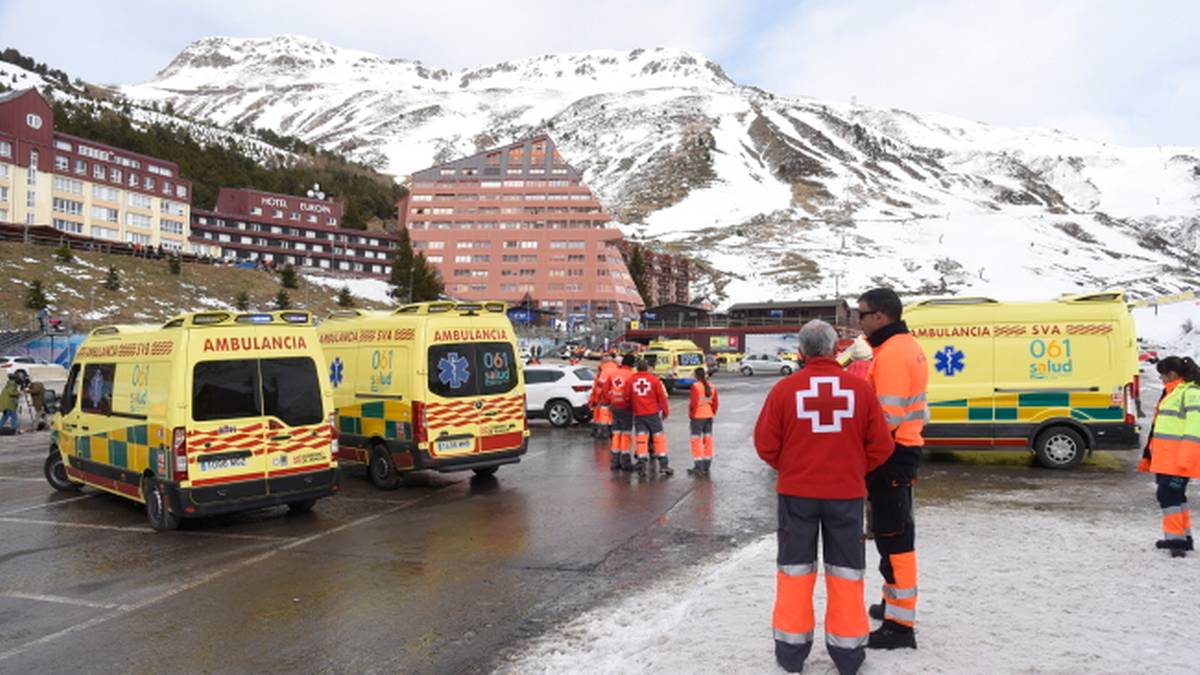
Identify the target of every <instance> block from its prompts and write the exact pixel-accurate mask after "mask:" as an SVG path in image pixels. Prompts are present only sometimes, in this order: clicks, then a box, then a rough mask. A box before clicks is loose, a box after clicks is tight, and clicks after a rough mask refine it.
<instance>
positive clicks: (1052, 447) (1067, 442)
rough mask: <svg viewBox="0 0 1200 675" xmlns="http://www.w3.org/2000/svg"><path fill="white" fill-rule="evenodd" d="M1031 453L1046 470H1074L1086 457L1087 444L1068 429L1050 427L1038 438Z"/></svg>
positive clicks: (1076, 433) (1077, 434)
mask: <svg viewBox="0 0 1200 675" xmlns="http://www.w3.org/2000/svg"><path fill="white" fill-rule="evenodd" d="M1033 451H1034V453H1035V454H1036V455H1037V460H1038V464H1041V465H1042V466H1044V467H1046V468H1047V469H1074V468H1075V467H1077V466H1079V465H1080V464H1081V463H1082V462H1083V460H1084V458H1085V457H1086V456H1087V444H1086V443H1084V441H1083V436H1080V435H1079V432H1078V431H1075V430H1074V429H1072V428H1070V427H1050V428H1049V429H1047V430H1045V431H1043V432H1042V433H1041V435H1040V436H1038V438H1037V441H1036V442H1035V443H1034V445H1033Z"/></svg>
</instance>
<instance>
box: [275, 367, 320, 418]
mask: <svg viewBox="0 0 1200 675" xmlns="http://www.w3.org/2000/svg"><path fill="white" fill-rule="evenodd" d="M262 391H263V412H264V413H265V414H266V415H268V416H271V415H274V416H275V417H278V418H279V419H280V421H282V422H283V423H284V424H286V425H288V426H293V427H294V426H300V425H302V424H317V423H318V422H320V421H321V420H322V419H324V410H322V408H321V383H320V382H319V381H318V380H317V366H316V364H314V363H313V360H312V359H310V358H308V357H306V356H298V357H295V358H288V359H263V360H262Z"/></svg>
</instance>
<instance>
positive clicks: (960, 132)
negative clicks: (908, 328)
mask: <svg viewBox="0 0 1200 675" xmlns="http://www.w3.org/2000/svg"><path fill="white" fill-rule="evenodd" d="M120 91H121V92H122V93H123V94H124V95H125V96H128V97H129V98H130V99H133V100H135V101H141V102H143V103H150V102H160V103H166V102H170V103H172V104H173V105H174V107H175V109H176V110H178V111H180V112H182V113H184V114H186V115H189V116H191V117H195V118H200V119H207V120H211V121H213V122H215V123H218V124H222V125H230V124H233V123H236V122H241V123H246V124H251V125H254V126H256V127H262V128H270V129H274V130H276V131H278V132H280V133H283V134H289V135H294V136H298V137H300V138H302V139H304V140H306V141H309V142H312V143H315V144H318V145H321V146H323V147H327V148H330V149H334V150H337V151H340V152H344V153H347V154H349V155H351V156H353V157H354V158H356V159H358V160H360V161H364V162H366V163H368V164H371V165H373V166H375V167H377V168H379V169H382V170H385V171H388V172H390V173H393V174H395V175H397V176H398V177H401V178H403V177H404V176H405V175H407V174H409V173H411V172H412V171H415V170H418V169H422V168H424V167H427V166H430V165H432V164H435V163H438V162H441V161H446V160H449V159H452V158H455V157H459V156H463V155H467V154H472V153H474V152H477V151H479V150H481V149H483V148H487V147H491V146H494V145H499V144H502V143H507V142H509V141H513V140H516V139H519V138H521V137H524V136H526V135H529V134H532V133H537V132H547V133H549V134H551V135H552V136H553V137H554V138H555V140H556V141H557V143H558V144H559V148H560V150H561V151H562V152H563V154H564V156H565V157H566V158H567V160H568V161H570V162H571V163H572V164H574V165H575V166H576V167H578V168H579V169H581V170H582V171H583V172H584V177H585V180H586V181H587V182H588V184H589V185H590V186H591V187H592V188H593V189H594V190H595V191H596V192H597V193H598V194H599V196H600V197H601V199H602V200H603V201H604V203H605V204H606V206H607V208H608V209H609V210H610V211H611V212H612V213H613V214H614V216H615V217H616V218H617V220H618V221H619V222H620V223H621V224H622V226H623V227H624V229H625V231H626V232H627V233H628V234H630V235H631V236H634V237H644V238H646V239H648V240H653V241H655V242H657V243H658V245H659V246H661V247H663V248H667V249H671V250H676V251H680V252H684V253H687V254H689V255H693V256H696V257H698V258H700V259H702V260H704V261H707V263H708V264H709V265H710V266H711V267H712V268H713V270H715V271H716V273H715V274H714V275H713V276H712V278H711V280H710V282H709V283H707V284H705V285H704V287H703V288H702V289H701V290H702V291H704V292H708V293H711V294H713V295H716V296H721V297H725V298H727V299H731V300H752V299H760V298H767V297H775V298H785V297H797V296H803V297H813V296H817V295H826V294H830V293H832V292H833V291H834V290H835V288H838V289H839V290H842V291H845V292H849V291H854V290H857V289H861V288H863V287H865V286H867V285H868V284H875V283H890V284H894V285H896V286H897V287H899V288H901V289H904V290H906V291H908V292H910V293H917V294H933V293H940V292H970V293H988V294H994V295H998V296H1003V297H1045V296H1048V295H1053V294H1056V293H1059V292H1069V291H1076V290H1091V289H1096V288H1108V287H1116V288H1125V289H1128V290H1131V291H1133V292H1134V293H1136V294H1151V293H1164V292H1171V291H1175V290H1177V289H1182V288H1187V287H1194V286H1196V285H1198V284H1200V272H1198V271H1197V270H1196V269H1195V267H1194V265H1193V264H1192V259H1193V256H1194V255H1195V254H1196V253H1197V247H1198V239H1200V219H1197V218H1196V216H1195V215H1194V214H1195V210H1196V207H1197V201H1198V198H1200V149H1192V148H1122V147H1115V146H1110V145H1107V144H1103V143H1098V142H1093V141H1088V140H1084V139H1079V138H1076V137H1073V136H1070V135H1068V134H1064V133H1061V132H1058V131H1049V130H1037V129H1006V128H1001V127H995V126H989V125H986V124H982V123H977V122H969V121H965V120H961V119H956V118H953V117H949V116H945V115H937V114H920V115H917V114H912V113H908V112H905V111H901V110H885V109H876V108H869V107H863V106H856V105H849V104H844V103H834V102H826V101H817V100H812V99H806V98H785V97H780V96H775V95H773V94H771V93H769V92H764V91H762V90H760V89H757V88H754V87H746V86H740V85H738V84H737V83H735V82H733V81H732V80H730V79H729V78H728V77H727V76H726V75H725V73H724V72H723V71H722V69H721V68H720V66H718V65H716V64H715V63H712V62H711V61H709V60H708V59H706V58H705V57H703V56H701V55H699V54H695V53H692V52H688V51H684V50H680V49H665V48H657V49H647V50H642V49H638V50H633V51H630V52H616V51H594V52H585V53H579V54H561V55H546V56H540V57H536V58H531V59H525V60H521V61H512V62H505V63H500V64H495V65H490V66H486V67H480V68H470V69H464V70H460V71H453V72H452V71H447V70H442V69H436V68H430V67H427V66H425V65H423V64H421V63H420V62H417V61H409V60H402V59H385V58H382V57H379V56H376V55H372V54H368V53H364V52H359V51H352V50H347V49H340V48H337V47H333V46H331V45H328V44H325V43H323V42H320V41H318V40H314V39H311V38H304V37H297V36H281V37H274V38H263V39H241V38H217V37H214V38H206V39H203V40H199V41H197V42H195V43H193V44H191V45H189V46H188V47H187V48H186V49H185V50H184V51H183V52H182V53H180V54H179V55H178V56H177V57H176V58H175V59H174V60H173V61H172V62H171V63H170V64H169V65H168V66H167V67H166V68H165V69H164V70H163V71H162V72H160V73H159V74H158V76H156V77H155V78H154V79H152V80H151V81H149V82H146V83H144V84H140V85H134V86H127V87H122V88H121V89H120Z"/></svg>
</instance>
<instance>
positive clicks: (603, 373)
mask: <svg viewBox="0 0 1200 675" xmlns="http://www.w3.org/2000/svg"><path fill="white" fill-rule="evenodd" d="M616 369H617V362H616V357H614V356H613V355H612V354H605V355H604V356H603V357H601V359H600V368H599V369H598V370H597V372H596V379H594V380H592V393H591V395H590V396H589V397H588V407H589V408H591V409H592V438H612V423H613V418H612V408H610V407H609V405H608V396H607V394H608V378H609V377H611V376H612V373H613V371H615V370H616Z"/></svg>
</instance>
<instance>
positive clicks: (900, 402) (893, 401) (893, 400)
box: [879, 392, 925, 408]
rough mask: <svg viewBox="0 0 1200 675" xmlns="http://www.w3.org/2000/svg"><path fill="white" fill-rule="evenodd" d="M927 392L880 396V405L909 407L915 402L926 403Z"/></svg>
mask: <svg viewBox="0 0 1200 675" xmlns="http://www.w3.org/2000/svg"><path fill="white" fill-rule="evenodd" d="M924 402H925V392H921V393H920V394H917V395H916V396H907V397H906V396H880V397H879V405H896V406H900V407H901V408H907V407H908V406H910V405H912V404H914V403H924Z"/></svg>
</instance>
